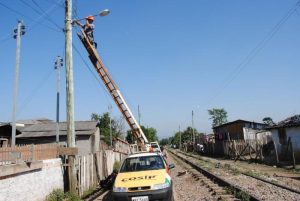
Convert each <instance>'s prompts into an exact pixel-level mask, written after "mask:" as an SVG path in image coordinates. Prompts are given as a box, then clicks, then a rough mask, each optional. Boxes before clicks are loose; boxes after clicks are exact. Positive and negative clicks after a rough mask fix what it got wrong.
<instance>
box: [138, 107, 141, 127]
mask: <svg viewBox="0 0 300 201" xmlns="http://www.w3.org/2000/svg"><path fill="white" fill-rule="evenodd" d="M138 117H139V125H140V126H141V112H140V105H138Z"/></svg>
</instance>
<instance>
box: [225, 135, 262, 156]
mask: <svg viewBox="0 0 300 201" xmlns="http://www.w3.org/2000/svg"><path fill="white" fill-rule="evenodd" d="M263 145H264V142H263V141H260V140H229V141H224V142H223V148H224V154H225V155H226V156H229V157H230V158H232V159H234V160H238V159H245V160H246V159H249V158H250V159H260V160H262V159H263V154H262V147H263ZM246 157H248V158H246Z"/></svg>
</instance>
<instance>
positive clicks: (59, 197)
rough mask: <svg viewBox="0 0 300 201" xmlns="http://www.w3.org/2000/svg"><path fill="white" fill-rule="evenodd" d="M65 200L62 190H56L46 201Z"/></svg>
mask: <svg viewBox="0 0 300 201" xmlns="http://www.w3.org/2000/svg"><path fill="white" fill-rule="evenodd" d="M64 198H65V194H64V191H63V190H61V189H56V190H54V191H52V193H50V194H49V195H48V196H47V197H46V201H63V200H64Z"/></svg>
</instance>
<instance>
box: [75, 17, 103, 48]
mask: <svg viewBox="0 0 300 201" xmlns="http://www.w3.org/2000/svg"><path fill="white" fill-rule="evenodd" d="M85 19H86V23H85V24H81V23H80V22H79V20H75V21H74V23H76V24H77V25H79V26H80V27H81V28H82V29H83V30H84V32H85V34H86V35H87V37H88V38H89V41H90V43H91V44H92V45H94V47H95V48H97V43H96V42H95V41H94V29H95V25H94V24H93V22H94V16H92V15H89V16H87V17H86V18H85Z"/></svg>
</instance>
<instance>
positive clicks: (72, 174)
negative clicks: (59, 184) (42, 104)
mask: <svg viewBox="0 0 300 201" xmlns="http://www.w3.org/2000/svg"><path fill="white" fill-rule="evenodd" d="M65 6H66V7H65V48H66V49H65V52H66V58H65V62H66V63H65V66H66V86H67V88H66V90H67V92H66V93H67V138H68V139H67V144H68V147H76V144H75V124H74V95H73V91H74V89H73V59H72V0H65ZM68 163H69V190H70V191H71V192H72V193H77V192H76V186H77V182H76V181H77V179H76V169H75V156H74V155H70V156H69V157H68Z"/></svg>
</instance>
